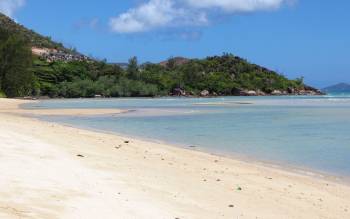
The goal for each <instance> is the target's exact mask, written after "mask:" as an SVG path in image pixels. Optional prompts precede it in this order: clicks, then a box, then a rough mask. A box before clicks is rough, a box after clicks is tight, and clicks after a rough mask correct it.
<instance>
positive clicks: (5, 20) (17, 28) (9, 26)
mask: <svg viewBox="0 0 350 219" xmlns="http://www.w3.org/2000/svg"><path fill="white" fill-rule="evenodd" d="M0 27H1V28H2V29H5V30H7V31H8V32H10V33H14V34H20V35H22V36H23V37H24V39H25V40H26V41H27V42H28V43H29V44H30V46H32V47H39V48H50V49H59V50H64V51H66V52H71V50H69V49H67V48H65V47H64V46H63V45H62V44H61V43H57V42H54V41H52V40H51V38H50V37H44V36H42V35H40V34H38V33H36V32H34V31H33V30H30V29H27V28H26V27H24V26H22V25H21V24H18V23H16V22H15V21H14V20H12V19H11V18H9V17H7V16H6V15H4V14H2V13H0Z"/></svg>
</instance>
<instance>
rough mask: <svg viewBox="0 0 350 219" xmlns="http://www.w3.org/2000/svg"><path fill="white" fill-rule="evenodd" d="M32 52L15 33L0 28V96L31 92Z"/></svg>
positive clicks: (22, 94) (32, 79)
mask: <svg viewBox="0 0 350 219" xmlns="http://www.w3.org/2000/svg"><path fill="white" fill-rule="evenodd" d="M31 65H32V53H31V50H30V47H29V46H28V44H27V43H26V41H25V40H24V39H23V38H22V37H21V36H19V35H17V34H9V33H8V32H7V31H4V30H2V29H0V96H5V94H6V95H7V96H9V97H15V96H24V95H27V94H29V93H31V90H32V87H33V86H32V85H33V84H32V83H33V82H34V80H35V79H34V78H35V77H34V75H33V72H32V70H31Z"/></svg>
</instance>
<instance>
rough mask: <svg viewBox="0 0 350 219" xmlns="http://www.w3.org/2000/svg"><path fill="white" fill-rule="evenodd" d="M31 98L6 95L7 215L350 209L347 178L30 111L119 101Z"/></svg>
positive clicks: (1, 197) (2, 212) (2, 178)
mask: <svg viewBox="0 0 350 219" xmlns="http://www.w3.org/2000/svg"><path fill="white" fill-rule="evenodd" d="M24 102H25V101H22V100H10V99H0V139H1V140H0V173H1V174H0V219H12V218H13V219H17V218H25V219H26V218H31V219H56V218H57V219H100V218H101V219H119V218H123V219H124V218H127V219H128V218H147V219H149V218H152V219H157V218H159V219H168V218H169V219H175V218H179V219H192V218H198V219H203V218H208V219H214V218H230V219H236V218H239V219H241V218H242V219H243V218H249V219H250V218H251V219H256V218H259V219H284V218H288V219H289V218H295V219H304V218H305V219H313V218H315V219H327V218H328V219H338V218H339V219H347V218H350V186H348V185H346V184H345V183H339V182H336V181H334V180H327V179H320V178H318V177H312V176H306V175H302V174H297V173H294V172H290V171H287V170H283V169H278V168H271V167H267V166H264V165H259V164H255V163H254V164H253V163H248V162H246V161H239V160H234V159H229V158H223V157H219V156H215V155H210V154H207V153H203V152H198V151H192V150H186V149H181V148H177V147H173V146H169V145H164V144H158V143H152V142H146V141H140V140H135V139H129V138H125V137H120V136H116V135H111V134H103V133H98V132H92V131H87V130H81V129H76V128H71V127H66V126H62V125H59V124H54V123H49V122H43V121H39V120H37V119H34V118H29V117H24V116H23V114H40V115H49V114H54V115H60V114H62V115H68V114H73V115H92V114H104V113H109V114H110V113H120V112H122V111H120V110H103V109H101V110H98V111H95V110H30V111H27V110H23V109H19V108H18V106H19V104H21V103H24ZM78 155H79V156H78ZM239 188H241V189H239Z"/></svg>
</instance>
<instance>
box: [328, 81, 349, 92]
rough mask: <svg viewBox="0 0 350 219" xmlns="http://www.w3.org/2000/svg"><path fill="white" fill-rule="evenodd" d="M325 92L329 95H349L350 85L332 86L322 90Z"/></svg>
mask: <svg viewBox="0 0 350 219" xmlns="http://www.w3.org/2000/svg"><path fill="white" fill-rule="evenodd" d="M322 91H323V92H327V93H332V92H333V93H341V92H344V93H348V92H350V84H347V83H339V84H336V85H332V86H329V87H326V88H323V89H322Z"/></svg>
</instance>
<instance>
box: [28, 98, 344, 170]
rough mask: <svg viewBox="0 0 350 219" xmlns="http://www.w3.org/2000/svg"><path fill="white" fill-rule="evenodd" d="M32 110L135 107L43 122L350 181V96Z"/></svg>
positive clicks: (77, 102)
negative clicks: (155, 140)
mask: <svg viewBox="0 0 350 219" xmlns="http://www.w3.org/2000/svg"><path fill="white" fill-rule="evenodd" d="M27 107H32V108H121V109H129V110H131V111H130V112H129V113H126V114H122V115H104V116H86V117H74V116H71V117H67V116H55V117H41V118H43V119H45V120H49V121H55V122H60V123H66V124H71V125H74V126H78V127H85V128H92V129H99V130H104V131H111V132H117V133H120V134H124V135H132V136H138V137H140V138H148V139H157V140H161V141H166V142H169V143H173V144H177V145H181V146H184V147H188V146H196V147H197V149H200V150H206V151H209V152H213V153H219V154H223V155H240V156H244V157H247V158H253V159H257V160H261V161H268V162H273V163H278V164H286V165H290V166H295V167H300V168H306V169H311V170H315V171H319V172H324V173H328V174H332V175H337V176H346V177H348V176H350V95H347V94H342V95H339V94H337V95H328V96H325V97H224V98H193V99H187V98H159V99H99V100H94V99H91V100H87V99H74V100H47V101H41V102H39V103H35V104H30V105H28V106H27Z"/></svg>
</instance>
